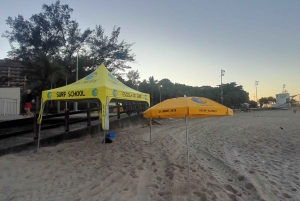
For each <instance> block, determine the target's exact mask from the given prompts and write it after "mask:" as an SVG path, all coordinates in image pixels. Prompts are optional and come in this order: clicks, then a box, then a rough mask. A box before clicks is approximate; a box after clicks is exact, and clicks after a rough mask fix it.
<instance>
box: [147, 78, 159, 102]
mask: <svg viewBox="0 0 300 201" xmlns="http://www.w3.org/2000/svg"><path fill="white" fill-rule="evenodd" d="M157 83H158V81H157V80H155V79H154V77H153V76H150V77H149V80H148V84H149V85H150V87H151V106H153V99H154V96H153V88H154V87H155V85H157Z"/></svg>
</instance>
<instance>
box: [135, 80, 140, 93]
mask: <svg viewBox="0 0 300 201" xmlns="http://www.w3.org/2000/svg"><path fill="white" fill-rule="evenodd" d="M140 83H141V82H140V81H138V82H137V85H136V90H137V91H138V90H139V86H140Z"/></svg>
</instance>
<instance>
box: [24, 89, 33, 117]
mask: <svg viewBox="0 0 300 201" xmlns="http://www.w3.org/2000/svg"><path fill="white" fill-rule="evenodd" d="M33 100H34V99H33V96H32V94H31V90H30V89H27V94H26V98H25V111H26V114H27V115H26V117H31V116H33V113H32V112H31V111H30V109H31V106H32V105H31V103H32V101H33Z"/></svg>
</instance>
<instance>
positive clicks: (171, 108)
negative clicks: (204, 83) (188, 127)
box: [143, 97, 233, 118]
mask: <svg viewBox="0 0 300 201" xmlns="http://www.w3.org/2000/svg"><path fill="white" fill-rule="evenodd" d="M143 115H144V117H145V118H184V117H187V118H192V117H211V116H232V115H233V111H232V110H231V109H229V108H227V107H225V106H224V105H221V104H219V103H217V102H215V101H213V100H210V99H208V98H203V97H180V98H171V99H167V100H165V101H163V102H161V103H159V104H157V105H155V106H153V107H151V108H149V109H148V110H146V111H145V112H144V113H143Z"/></svg>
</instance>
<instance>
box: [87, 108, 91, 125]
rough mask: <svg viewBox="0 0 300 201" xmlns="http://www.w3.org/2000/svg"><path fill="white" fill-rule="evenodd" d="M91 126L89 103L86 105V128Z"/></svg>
mask: <svg viewBox="0 0 300 201" xmlns="http://www.w3.org/2000/svg"><path fill="white" fill-rule="evenodd" d="M90 125H91V109H90V103H87V126H90Z"/></svg>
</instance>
